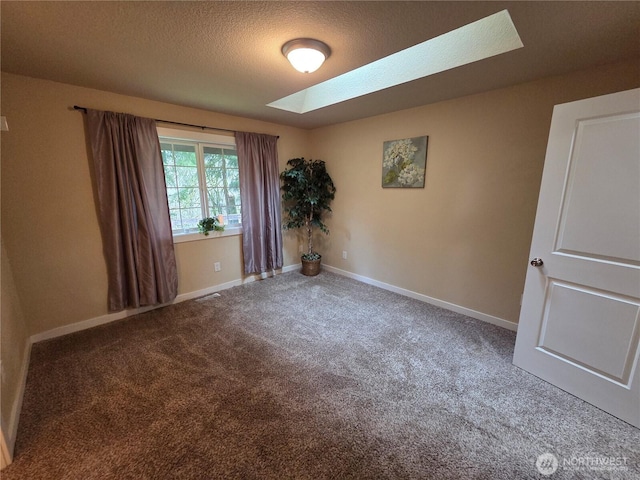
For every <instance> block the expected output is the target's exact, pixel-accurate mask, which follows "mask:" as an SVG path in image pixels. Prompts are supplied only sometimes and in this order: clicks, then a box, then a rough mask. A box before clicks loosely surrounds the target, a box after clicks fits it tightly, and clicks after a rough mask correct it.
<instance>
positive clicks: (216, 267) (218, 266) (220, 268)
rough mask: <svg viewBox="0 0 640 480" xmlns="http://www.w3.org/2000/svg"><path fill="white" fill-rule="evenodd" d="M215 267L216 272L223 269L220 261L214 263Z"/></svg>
mask: <svg viewBox="0 0 640 480" xmlns="http://www.w3.org/2000/svg"><path fill="white" fill-rule="evenodd" d="M213 269H214V270H215V271H216V272H219V271H220V270H222V267H220V262H216V263H214V264H213Z"/></svg>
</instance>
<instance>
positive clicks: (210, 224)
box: [198, 217, 224, 235]
mask: <svg viewBox="0 0 640 480" xmlns="http://www.w3.org/2000/svg"><path fill="white" fill-rule="evenodd" d="M214 230H215V231H216V232H222V231H224V225H222V222H221V221H220V219H219V217H205V218H203V219H202V220H200V221H199V222H198V231H199V232H200V233H202V234H203V235H209V232H211V231H214Z"/></svg>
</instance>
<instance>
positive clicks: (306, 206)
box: [280, 158, 336, 260]
mask: <svg viewBox="0 0 640 480" xmlns="http://www.w3.org/2000/svg"><path fill="white" fill-rule="evenodd" d="M280 180H281V181H282V200H283V202H284V214H285V218H284V222H283V227H284V228H285V229H292V228H302V229H304V233H305V234H306V237H307V252H306V253H305V254H303V255H302V258H303V259H304V260H318V259H319V258H320V255H319V254H318V253H316V252H314V251H313V227H317V228H318V229H319V230H320V231H321V232H322V233H325V234H328V233H329V229H328V228H327V226H326V225H325V224H324V222H323V221H322V217H323V215H324V214H325V212H330V211H331V207H330V206H329V204H330V203H331V200H333V198H334V197H335V193H336V187H335V186H334V185H333V181H332V180H331V177H330V176H329V174H328V173H327V169H326V166H325V163H324V162H323V161H322V160H311V159H309V160H305V159H304V158H292V159H291V160H289V161H288V162H287V169H286V170H285V171H283V172H282V173H281V174H280Z"/></svg>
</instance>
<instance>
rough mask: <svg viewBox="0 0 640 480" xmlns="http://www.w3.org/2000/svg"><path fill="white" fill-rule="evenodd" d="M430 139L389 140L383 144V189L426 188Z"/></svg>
mask: <svg viewBox="0 0 640 480" xmlns="http://www.w3.org/2000/svg"><path fill="white" fill-rule="evenodd" d="M428 143H429V137H427V136H425V137H414V138H404V139H402V140H389V141H388V142H383V144H382V150H383V154H382V187H383V188H424V178H425V171H426V168H427V145H428Z"/></svg>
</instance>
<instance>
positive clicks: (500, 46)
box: [267, 10, 523, 113]
mask: <svg viewBox="0 0 640 480" xmlns="http://www.w3.org/2000/svg"><path fill="white" fill-rule="evenodd" d="M522 47H523V44H522V40H520V36H519V35H518V31H517V30H516V27H515V26H514V24H513V21H512V20H511V16H510V15H509V12H508V11H507V10H502V11H501V12H498V13H495V14H493V15H490V16H488V17H485V18H482V19H480V20H477V21H475V22H473V23H470V24H468V25H464V26H462V27H460V28H457V29H455V30H452V31H450V32H448V33H445V34H443V35H440V36H439V37H434V38H432V39H430V40H427V41H425V42H422V43H419V44H418V45H414V46H413V47H409V48H407V49H405V50H401V51H399V52H396V53H393V54H391V55H389V56H388V57H384V58H381V59H380V60H376V61H375V62H372V63H369V64H367V65H364V66H362V67H359V68H356V69H355V70H351V71H350V72H347V73H343V74H342V75H338V76H337V77H334V78H332V79H330V80H326V81H324V82H322V83H319V84H317V85H314V86H312V87H309V88H306V89H304V90H301V91H299V92H296V93H293V94H291V95H289V96H287V97H284V98H281V99H280V100H276V101H275V102H271V103H269V104H268V105H267V106H268V107H273V108H279V109H281V110H287V111H289V112H294V113H307V112H311V111H313V110H317V109H319V108H323V107H327V106H329V105H334V104H336V103H340V102H344V101H346V100H350V99H352V98H356V97H360V96H362V95H367V94H369V93H373V92H377V91H379V90H383V89H385V88H390V87H394V86H396V85H400V84H402V83H406V82H411V81H413V80H416V79H418V78H423V77H426V76H429V75H434V74H436V73H440V72H444V71H446V70H450V69H452V68H457V67H460V66H462V65H467V64H469V63H472V62H477V61H479V60H483V59H485V58H489V57H493V56H494V55H500V54H502V53H505V52H510V51H511V50H515V49H518V48H522ZM469 81H473V79H470V80H469Z"/></svg>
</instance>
